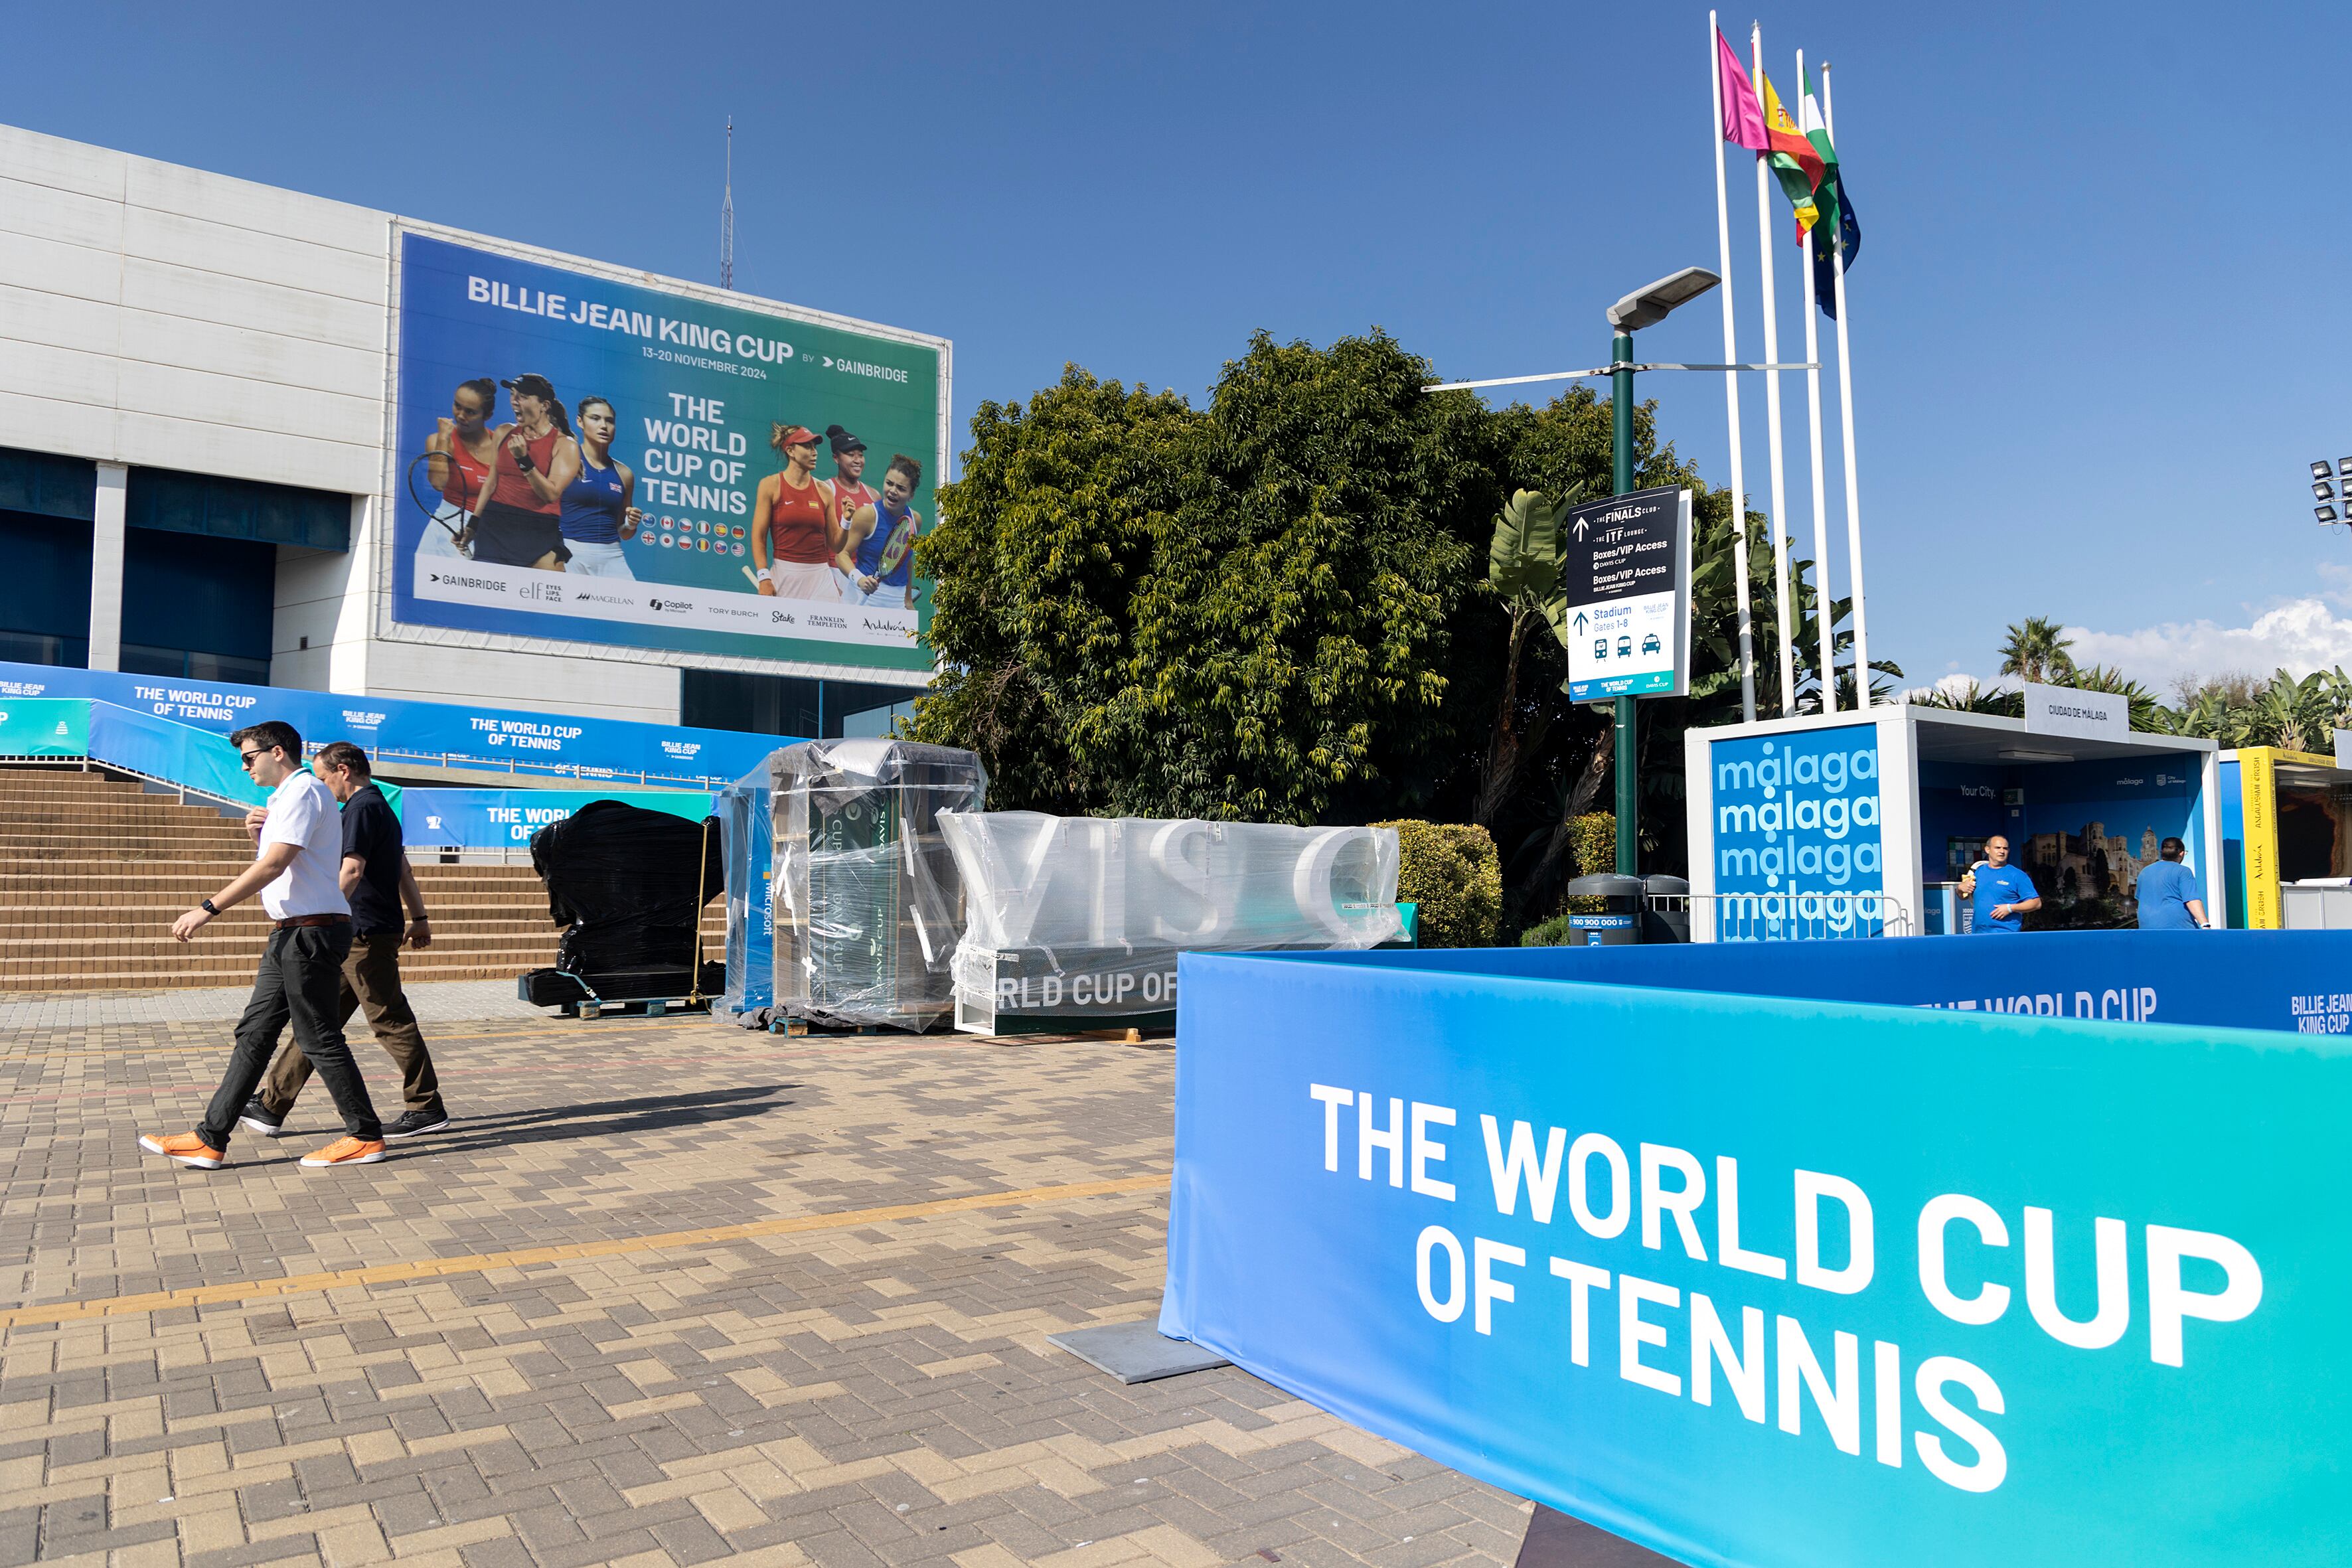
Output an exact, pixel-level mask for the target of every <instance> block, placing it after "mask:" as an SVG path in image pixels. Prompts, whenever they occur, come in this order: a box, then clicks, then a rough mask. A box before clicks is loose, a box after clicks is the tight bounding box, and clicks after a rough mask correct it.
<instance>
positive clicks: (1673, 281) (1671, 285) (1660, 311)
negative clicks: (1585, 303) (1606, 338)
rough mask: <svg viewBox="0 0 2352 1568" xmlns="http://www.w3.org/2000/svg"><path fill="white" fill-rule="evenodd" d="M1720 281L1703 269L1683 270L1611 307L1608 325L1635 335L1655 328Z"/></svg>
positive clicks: (1688, 268) (1690, 268) (1635, 291)
mask: <svg viewBox="0 0 2352 1568" xmlns="http://www.w3.org/2000/svg"><path fill="white" fill-rule="evenodd" d="M1722 281H1723V279H1720V278H1718V277H1717V276H1716V275H1715V274H1714V273H1712V272H1709V271H1708V270H1707V269H1706V268H1704V267H1685V268H1683V269H1682V270H1681V271H1680V272H1676V273H1673V274H1671V275H1669V276H1667V277H1664V278H1661V279H1658V280H1657V281H1656V282H1654V283H1652V284H1650V285H1649V286H1648V287H1646V288H1642V289H1634V290H1633V292H1632V293H1631V294H1628V295H1626V296H1625V297H1624V298H1623V299H1622V300H1618V301H1617V302H1616V303H1615V304H1613V305H1612V306H1610V307H1609V310H1608V317H1609V325H1610V326H1611V327H1612V329H1613V330H1615V331H1620V332H1638V331H1641V330H1642V329H1643V327H1654V326H1656V325H1657V324H1658V323H1659V322H1660V321H1664V320H1665V319H1666V318H1667V316H1669V315H1671V314H1672V313H1673V312H1674V311H1675V310H1676V309H1678V308H1679V307H1681V306H1684V305H1687V304H1689V303H1690V302H1691V301H1692V300H1696V299H1697V298H1698V297H1699V296H1700V295H1702V294H1704V293H1706V291H1707V290H1708V289H1712V288H1714V287H1715V286H1716V285H1717V284H1718V283H1720V282H1722Z"/></svg>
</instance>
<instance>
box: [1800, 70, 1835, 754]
mask: <svg viewBox="0 0 2352 1568" xmlns="http://www.w3.org/2000/svg"><path fill="white" fill-rule="evenodd" d="M1804 89H1805V51H1804V50H1802V49H1799V50H1798V51H1797V90H1798V91H1799V92H1802V91H1804ZM1806 239H1807V237H1805V236H1803V235H1800V236H1798V237H1797V257H1798V267H1797V276H1798V277H1800V278H1801V279H1804V287H1803V288H1802V289H1801V290H1799V292H1800V293H1801V295H1802V297H1803V299H1804V301H1805V363H1806V364H1807V365H1808V366H1809V367H1810V368H1809V369H1807V370H1806V372H1805V416H1806V425H1807V428H1808V429H1809V430H1810V431H1811V435H1812V444H1813V599H1814V603H1815V605H1816V606H1817V608H1818V610H1819V621H1820V626H1819V630H1820V632H1821V647H1822V651H1821V667H1820V668H1821V672H1822V712H1824V713H1834V712H1836V711H1837V706H1838V695H1837V638H1836V634H1835V632H1834V631H1833V629H1832V626H1831V624H1830V498H1829V496H1828V495H1827V494H1826V493H1825V492H1826V491H1827V489H1828V486H1827V484H1826V483H1825V482H1824V480H1823V478H1822V322H1821V308H1820V306H1819V305H1818V304H1816V303H1815V301H1814V300H1813V247H1811V245H1809V244H1808V243H1806Z"/></svg>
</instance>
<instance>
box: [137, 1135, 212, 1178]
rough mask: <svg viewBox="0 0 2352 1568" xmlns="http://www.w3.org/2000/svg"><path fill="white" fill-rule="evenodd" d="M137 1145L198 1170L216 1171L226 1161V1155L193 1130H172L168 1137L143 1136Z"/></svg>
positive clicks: (151, 1152)
mask: <svg viewBox="0 0 2352 1568" xmlns="http://www.w3.org/2000/svg"><path fill="white" fill-rule="evenodd" d="M139 1146H140V1147H141V1148H142V1149H144V1150H146V1151H147V1152H149V1153H150V1154H161V1155H163V1158H165V1159H166V1160H177V1161H178V1162H179V1163H181V1164H183V1165H194V1167H195V1168H196V1169H197V1170H199V1171H217V1170H219V1169H220V1168H221V1166H222V1165H224V1164H226V1163H227V1161H228V1156H227V1155H226V1154H224V1153H222V1152H220V1151H219V1150H217V1149H215V1148H214V1147H213V1146H212V1145H211V1144H209V1143H207V1142H205V1141H204V1140H203V1139H201V1138H199V1137H197V1136H196V1135H195V1134H194V1133H193V1132H174V1133H173V1134H172V1136H170V1137H169V1138H155V1137H144V1138H142V1139H140V1140H139Z"/></svg>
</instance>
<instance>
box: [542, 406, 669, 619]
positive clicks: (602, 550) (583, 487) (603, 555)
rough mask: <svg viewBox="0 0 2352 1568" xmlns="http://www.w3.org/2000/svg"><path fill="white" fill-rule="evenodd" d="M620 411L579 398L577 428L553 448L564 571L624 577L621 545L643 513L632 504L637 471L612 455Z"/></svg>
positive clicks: (625, 564) (624, 554) (627, 572)
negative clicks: (559, 486) (559, 490)
mask: <svg viewBox="0 0 2352 1568" xmlns="http://www.w3.org/2000/svg"><path fill="white" fill-rule="evenodd" d="M620 424H621V421H620V416H618V415H616V414H614V412H613V404H612V400H611V399H609V398H604V397H593V396H592V397H583V398H582V399H581V400H580V433H579V435H578V436H577V437H574V438H573V439H572V441H571V442H569V443H567V444H565V445H564V446H562V447H558V448H557V450H556V453H555V463H554V468H555V472H554V475H553V476H552V477H553V478H555V479H560V480H562V483H563V499H562V507H563V510H562V514H561V517H560V520H559V521H561V523H562V529H563V543H564V546H565V548H566V549H568V550H570V551H571V552H572V558H571V559H570V560H569V561H566V562H565V563H563V569H564V571H566V572H567V573H571V574H575V575H578V576H583V577H626V578H628V579H629V580H630V581H631V582H635V580H636V575H637V574H635V573H634V572H632V571H630V570H629V563H628V559H627V552H625V551H624V550H623V549H622V548H621V547H622V545H624V544H625V543H626V542H628V541H630V540H632V539H635V537H636V535H637V529H638V527H639V525H640V524H642V523H643V522H644V521H645V517H646V514H645V513H643V512H641V511H639V510H637V508H636V495H637V476H636V475H635V474H633V473H631V472H630V471H629V465H628V464H626V463H624V462H623V461H621V460H620V459H619V458H615V457H614V456H613V437H614V433H615V432H616V431H617V430H619V428H620Z"/></svg>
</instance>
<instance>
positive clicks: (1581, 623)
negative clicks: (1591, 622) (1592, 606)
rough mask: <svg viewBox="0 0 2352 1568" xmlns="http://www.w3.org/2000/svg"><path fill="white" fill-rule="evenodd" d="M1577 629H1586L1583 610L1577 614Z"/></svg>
mask: <svg viewBox="0 0 2352 1568" xmlns="http://www.w3.org/2000/svg"><path fill="white" fill-rule="evenodd" d="M1576 629H1577V630H1578V631H1582V630H1583V629H1584V612H1583V611H1582V610H1579V611H1577V612H1576Z"/></svg>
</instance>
